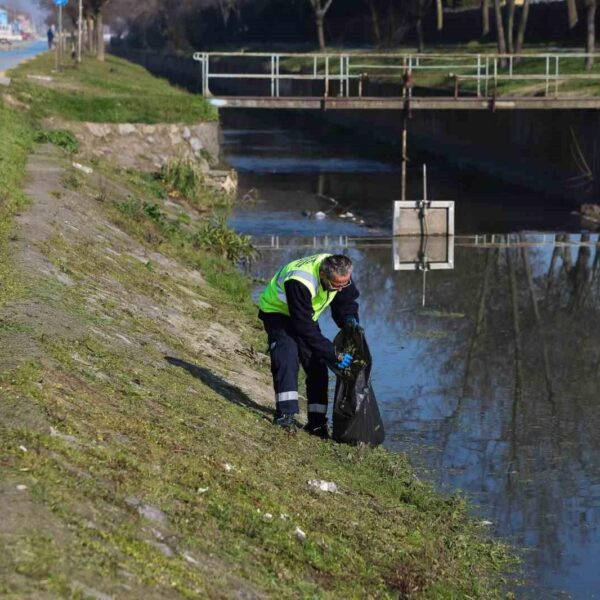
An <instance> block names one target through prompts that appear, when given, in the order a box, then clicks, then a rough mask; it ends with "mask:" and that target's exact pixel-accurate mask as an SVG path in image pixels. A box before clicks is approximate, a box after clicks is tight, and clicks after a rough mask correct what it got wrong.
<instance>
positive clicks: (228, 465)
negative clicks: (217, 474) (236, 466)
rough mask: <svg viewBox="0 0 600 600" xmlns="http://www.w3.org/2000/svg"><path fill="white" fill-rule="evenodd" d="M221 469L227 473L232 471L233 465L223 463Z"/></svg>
mask: <svg viewBox="0 0 600 600" xmlns="http://www.w3.org/2000/svg"><path fill="white" fill-rule="evenodd" d="M223 468H224V469H225V470H226V471H227V472H228V473H229V472H230V471H233V465H230V464H229V463H223Z"/></svg>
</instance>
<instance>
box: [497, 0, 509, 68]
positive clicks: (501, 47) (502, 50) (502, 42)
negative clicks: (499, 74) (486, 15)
mask: <svg viewBox="0 0 600 600" xmlns="http://www.w3.org/2000/svg"><path fill="white" fill-rule="evenodd" d="M494 14H495V15H496V38H497V40H498V54H506V39H505V37H504V23H503V22H502V9H501V8H500V0H494ZM500 64H501V66H502V67H505V66H506V60H504V59H502V60H501V61H500Z"/></svg>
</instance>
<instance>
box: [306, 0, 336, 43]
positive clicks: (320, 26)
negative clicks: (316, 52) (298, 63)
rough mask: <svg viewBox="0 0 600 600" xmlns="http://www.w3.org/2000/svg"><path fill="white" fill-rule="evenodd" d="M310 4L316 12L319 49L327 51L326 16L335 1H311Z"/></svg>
mask: <svg viewBox="0 0 600 600" xmlns="http://www.w3.org/2000/svg"><path fill="white" fill-rule="evenodd" d="M310 3H311V5H312V7H313V10H314V11H315V24H316V26H317V37H318V39H319V49H321V50H325V15H326V14H327V11H328V10H329V9H330V8H331V4H332V3H333V0H310Z"/></svg>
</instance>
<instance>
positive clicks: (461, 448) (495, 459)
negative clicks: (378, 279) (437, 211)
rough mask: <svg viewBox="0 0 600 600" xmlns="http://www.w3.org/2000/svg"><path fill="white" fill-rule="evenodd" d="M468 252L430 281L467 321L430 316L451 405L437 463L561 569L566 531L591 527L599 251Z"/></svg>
mask: <svg viewBox="0 0 600 600" xmlns="http://www.w3.org/2000/svg"><path fill="white" fill-rule="evenodd" d="M582 241H587V239H586V237H585V236H584V237H583V240H582ZM469 252H471V253H473V254H477V253H476V252H473V251H461V252H460V255H459V256H458V257H457V265H459V267H458V271H457V277H456V278H455V279H452V280H451V281H452V283H454V284H455V285H452V286H451V287H450V286H449V285H448V281H445V280H442V281H438V284H441V288H442V289H443V291H444V293H445V294H447V295H452V296H453V299H452V300H451V301H450V304H451V305H452V309H451V310H455V309H456V306H457V305H458V306H460V310H462V311H464V312H465V313H466V314H467V317H468V319H466V320H465V321H466V326H465V324H463V326H461V327H456V326H454V325H453V324H450V323H449V322H448V321H444V320H443V319H439V321H438V323H437V324H436V327H442V328H444V327H445V328H446V329H447V330H448V332H451V333H452V337H450V338H448V339H447V340H445V341H443V342H440V341H439V340H436V341H435V342H430V343H429V344H428V348H427V349H426V350H425V352H426V353H427V355H428V358H429V359H431V360H439V361H440V373H441V374H443V376H444V377H450V378H454V383H452V382H450V381H446V384H445V385H444V386H443V389H444V390H445V391H446V398H445V402H446V404H447V405H449V404H450V402H451V401H452V400H453V401H454V409H453V410H451V411H449V412H448V416H447V417H446V418H445V419H443V421H442V422H441V423H440V424H439V431H438V434H437V440H438V441H439V443H440V444H441V452H440V455H439V462H438V465H437V466H438V467H439V469H440V473H441V476H442V478H444V479H449V478H453V477H452V476H449V477H448V476H445V475H444V469H446V468H448V467H449V466H452V467H455V468H456V467H459V468H460V466H461V464H460V463H461V461H462V465H464V467H465V471H464V474H463V475H461V476H460V477H456V478H453V479H454V482H455V483H456V482H458V485H462V486H465V487H466V488H467V489H469V490H471V491H474V492H476V493H482V494H484V495H485V497H486V500H487V502H489V503H490V505H491V507H492V511H493V513H494V514H495V515H496V518H497V519H498V521H499V526H500V528H501V529H502V530H504V531H511V532H514V533H518V534H519V537H520V539H521V540H523V541H524V542H525V543H527V544H528V545H529V544H533V545H537V546H538V548H539V550H538V552H537V553H536V556H535V560H536V561H540V562H541V563H542V564H545V565H553V566H554V567H555V568H558V567H559V565H560V557H561V551H562V549H563V545H564V543H565V542H566V540H568V539H570V540H571V541H573V540H575V539H579V541H582V540H583V539H584V537H585V536H587V535H589V531H590V530H589V527H590V526H592V527H594V526H595V525H597V523H596V522H595V521H592V522H591V523H590V516H589V515H588V514H586V513H585V512H584V511H585V509H586V507H589V506H591V505H592V504H591V502H590V501H588V500H589V498H590V497H591V494H592V490H591V486H592V485H593V484H594V482H595V481H597V480H598V474H599V473H598V462H597V458H596V457H597V452H598V449H599V448H598V446H599V440H598V438H597V436H596V435H595V433H596V429H597V425H598V417H597V415H596V406H595V405H596V398H597V397H598V350H597V339H598V333H600V331H599V329H600V328H599V326H598V316H599V315H598V312H599V311H598V269H599V258H598V256H599V254H598V253H595V252H593V251H592V249H591V248H590V247H586V246H583V245H582V246H579V247H578V248H576V250H575V252H576V258H575V259H574V260H573V258H572V253H571V249H570V248H556V249H555V250H554V252H553V254H552V256H549V257H547V258H546V259H545V260H546V261H549V263H550V264H549V265H546V268H543V267H544V265H543V264H540V263H542V262H543V260H544V259H543V257H542V255H541V254H540V253H538V252H535V251H532V250H530V249H528V248H512V249H508V250H507V249H501V250H489V251H487V252H486V256H485V258H484V260H475V259H472V257H468V253H469ZM592 256H594V257H593V260H592ZM540 267H542V268H540ZM534 273H535V274H537V275H534ZM432 280H433V278H431V279H430V281H432ZM432 285H437V284H435V283H432ZM413 287H414V289H413V290H411V293H412V296H413V301H415V300H416V296H417V295H418V291H419V290H418V286H413ZM432 296H433V297H436V296H437V294H435V293H433V294H432ZM414 305H415V304H413V306H414ZM411 318H412V319H413V320H414V319H418V317H417V316H416V313H413V315H411V317H407V318H406V319H403V323H406V321H408V327H410V326H411V324H410V321H411ZM448 345H451V347H448ZM436 376H437V373H436ZM465 448H469V449H468V450H465ZM474 454H475V455H477V456H476V457H474V456H473V455H474ZM582 515H583V516H582ZM582 522H583V523H584V527H583V528H582V526H581V524H582Z"/></svg>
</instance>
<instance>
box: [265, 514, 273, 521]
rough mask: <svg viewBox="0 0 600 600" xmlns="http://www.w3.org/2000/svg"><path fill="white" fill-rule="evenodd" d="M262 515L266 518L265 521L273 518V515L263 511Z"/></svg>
mask: <svg viewBox="0 0 600 600" xmlns="http://www.w3.org/2000/svg"><path fill="white" fill-rule="evenodd" d="M264 517H265V519H267V521H270V520H271V519H272V518H273V515H272V514H271V513H265V514H264Z"/></svg>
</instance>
